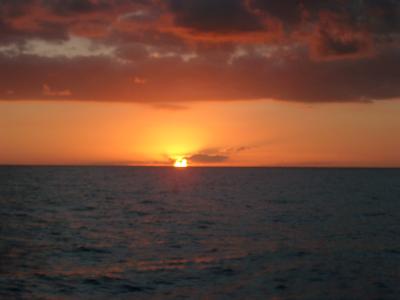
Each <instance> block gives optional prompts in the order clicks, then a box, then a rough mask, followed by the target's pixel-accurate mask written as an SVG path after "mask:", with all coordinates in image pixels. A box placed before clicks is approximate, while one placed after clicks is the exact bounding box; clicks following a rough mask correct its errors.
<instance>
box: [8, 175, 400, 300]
mask: <svg viewBox="0 0 400 300" xmlns="http://www.w3.org/2000/svg"><path fill="white" fill-rule="evenodd" d="M0 226H1V227H0V299H274V300H278V299H352V300H353V299H400V170H399V169H323V168H316V169H302V168H187V169H174V168H155V167H154V168H153V167H147V168H146V167H143V168H140V167H0Z"/></svg>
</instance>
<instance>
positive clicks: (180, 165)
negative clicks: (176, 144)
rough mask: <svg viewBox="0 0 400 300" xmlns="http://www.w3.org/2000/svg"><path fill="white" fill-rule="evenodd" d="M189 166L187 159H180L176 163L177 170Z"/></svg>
mask: <svg viewBox="0 0 400 300" xmlns="http://www.w3.org/2000/svg"><path fill="white" fill-rule="evenodd" d="M187 166H188V163H187V159H185V158H178V159H177V160H176V161H175V163H174V167H175V168H186V167H187Z"/></svg>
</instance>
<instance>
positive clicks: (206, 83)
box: [0, 0, 400, 156]
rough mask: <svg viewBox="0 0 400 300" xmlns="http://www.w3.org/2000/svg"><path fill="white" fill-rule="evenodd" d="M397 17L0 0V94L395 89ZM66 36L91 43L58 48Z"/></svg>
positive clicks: (381, 10)
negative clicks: (45, 90)
mask: <svg viewBox="0 0 400 300" xmlns="http://www.w3.org/2000/svg"><path fill="white" fill-rule="evenodd" d="M399 15H400V1H398V0H327V1H312V0H298V1H289V0H281V1H272V0H168V1H158V0H154V1H153V0H152V1H150V0H149V1H145V0H137V1H134V0H114V1H102V0H99V1H94V0H82V1H76V0H66V1H58V0H54V1H50V0H27V1H22V0H21V1H18V0H15V1H11V0H2V1H0V99H1V100H4V99H11V100H20V99H35V100H54V99H59V98H60V97H61V94H62V97H63V99H65V98H67V99H74V100H82V101H84V100H96V101H134V102H149V103H151V104H154V103H157V105H167V106H168V104H164V103H174V104H176V103H178V102H184V101H204V100H221V101H224V100H245V99H264V98H271V99H279V100H285V101H301V102H340V101H370V100H379V99H390V98H396V97H399V96H400V71H399V68H398V66H399V65H400V51H399V49H400V48H399V47H400V38H399V32H400V31H399V27H400V17H399ZM71 36H79V37H84V38H89V39H90V40H91V42H88V41H86V42H85V41H78V42H77V41H76V40H75V44H73V45H69V46H68V43H66V45H67V46H68V47H69V48H68V47H67V46H65V47H66V48H65V50H62V47H63V46H62V45H64V44H63V43H65V42H66V41H68V40H69V39H70V37H71ZM35 43H36V44H35ZM85 43H86V46H85ZM87 43H91V44H90V45H89V46H88V45H87ZM35 45H36V46H35ZM57 45H58V46H57ZM32 47H33V48H34V49H33V50H34V51H33V50H31V51H30V52H29V51H28V50H29V49H30V48H32ZM35 47H36V48H35ZM57 47H58V48H57ZM79 47H86V48H85V49H84V51H81V52H79V51H77V50H76V49H78V48H79ZM102 47H103V48H104V47H108V48H112V49H113V51H112V52H107V53H100V52H99V51H98V49H101V48H102ZM56 48H57V49H56ZM27 49H28V50H27ZM71 49H72V50H71ZM63 51H64V52H63ZM74 52H76V54H74V55H72V56H71V55H69V54H71V53H74ZM99 53H100V54H99ZM45 84H46V85H47V86H48V87H50V88H51V89H50V92H48V93H43V86H44V85H45ZM9 91H13V92H12V93H10V92H9ZM55 91H58V92H55ZM60 91H69V93H66V92H65V93H61V92H60ZM46 94H47V95H46ZM165 108H167V107H166V106H165ZM200 154H202V155H217V156H218V155H219V154H215V153H214V154H210V153H200ZM222 156H224V155H222Z"/></svg>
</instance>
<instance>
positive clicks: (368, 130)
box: [0, 101, 400, 167]
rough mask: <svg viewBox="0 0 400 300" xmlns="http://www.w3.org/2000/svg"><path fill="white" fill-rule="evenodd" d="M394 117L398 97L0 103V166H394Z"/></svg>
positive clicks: (398, 160)
mask: <svg viewBox="0 0 400 300" xmlns="http://www.w3.org/2000/svg"><path fill="white" fill-rule="evenodd" d="M399 111H400V101H391V102H389V101H388V102H382V103H379V104H378V103H376V104H373V105H370V104H330V105H315V106H311V107H310V106H306V105H292V104H287V103H284V102H276V101H253V102H248V101H246V102H245V101H243V102H229V103H227V102H223V103H218V102H207V103H206V102H204V103H190V104H187V108H185V109H182V110H169V109H158V108H154V107H152V106H148V105H140V104H126V103H98V102H93V103H82V102H62V103H53V102H31V101H27V102H13V103H11V102H2V103H0V145H1V147H0V164H3V165H5V164H8V165H10V164H11V165H12V164H16V165H143V166H171V160H173V161H175V160H176V159H177V158H186V159H187V160H188V161H190V165H191V166H272V167H273V166H327V167H335V166H340V167H345V166H350V167H395V166H400V157H399V155H398V153H399V152H400V140H399V139H397V138H395V137H394V136H393V135H392V134H391V132H399V131H400V122H399V119H398V112H399ZM88 116H90V118H88ZM205 120H206V121H205ZM316 124H318V126H316ZM382 133H387V134H382ZM191 157H192V158H195V159H193V160H192V159H188V158H191Z"/></svg>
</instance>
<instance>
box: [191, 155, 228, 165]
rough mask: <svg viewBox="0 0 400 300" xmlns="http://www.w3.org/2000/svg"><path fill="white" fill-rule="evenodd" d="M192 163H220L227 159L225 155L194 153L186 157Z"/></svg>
mask: <svg viewBox="0 0 400 300" xmlns="http://www.w3.org/2000/svg"><path fill="white" fill-rule="evenodd" d="M188 159H189V161H190V162H193V163H221V162H225V161H227V160H228V159H229V157H228V156H225V155H210V154H194V155H191V156H189V157H188Z"/></svg>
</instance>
